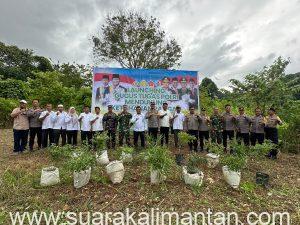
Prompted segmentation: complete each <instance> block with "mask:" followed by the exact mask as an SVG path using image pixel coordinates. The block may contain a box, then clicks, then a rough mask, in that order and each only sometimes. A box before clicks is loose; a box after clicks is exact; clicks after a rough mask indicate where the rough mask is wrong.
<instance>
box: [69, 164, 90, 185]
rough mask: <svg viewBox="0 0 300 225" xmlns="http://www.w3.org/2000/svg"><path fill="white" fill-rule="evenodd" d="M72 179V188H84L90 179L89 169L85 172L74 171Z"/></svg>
mask: <svg viewBox="0 0 300 225" xmlns="http://www.w3.org/2000/svg"><path fill="white" fill-rule="evenodd" d="M73 177H74V187H75V188H81V187H83V186H85V185H86V184H87V183H88V182H89V181H90V178H91V167H89V168H88V169H87V170H82V171H79V172H77V171H74V173H73Z"/></svg>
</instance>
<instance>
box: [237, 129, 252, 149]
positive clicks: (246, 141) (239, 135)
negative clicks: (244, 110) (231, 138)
mask: <svg viewBox="0 0 300 225" xmlns="http://www.w3.org/2000/svg"><path fill="white" fill-rule="evenodd" d="M236 140H237V142H238V143H239V144H241V143H242V140H243V142H244V145H246V146H248V145H249V143H250V135H249V133H241V132H237V133H236Z"/></svg>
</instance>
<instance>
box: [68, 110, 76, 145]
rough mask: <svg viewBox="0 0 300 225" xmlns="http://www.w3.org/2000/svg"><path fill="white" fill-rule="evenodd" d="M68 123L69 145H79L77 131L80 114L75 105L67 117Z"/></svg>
mask: <svg viewBox="0 0 300 225" xmlns="http://www.w3.org/2000/svg"><path fill="white" fill-rule="evenodd" d="M65 122H66V124H67V129H66V130H67V143H68V144H69V145H73V146H76V145H77V133H78V130H79V121H78V115H77V113H76V110H75V108H74V107H70V109H69V113H68V115H67V116H66V117H65Z"/></svg>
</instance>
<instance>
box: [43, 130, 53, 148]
mask: <svg viewBox="0 0 300 225" xmlns="http://www.w3.org/2000/svg"><path fill="white" fill-rule="evenodd" d="M48 140H49V144H50V145H51V144H54V138H53V129H51V128H48V129H42V147H43V148H47V147H48Z"/></svg>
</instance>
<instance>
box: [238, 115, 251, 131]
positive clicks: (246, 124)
mask: <svg viewBox="0 0 300 225" xmlns="http://www.w3.org/2000/svg"><path fill="white" fill-rule="evenodd" d="M250 122H251V118H250V117H249V116H246V115H245V114H243V115H238V116H236V125H237V129H238V132H240V133H242V134H245V133H249V130H250Z"/></svg>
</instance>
